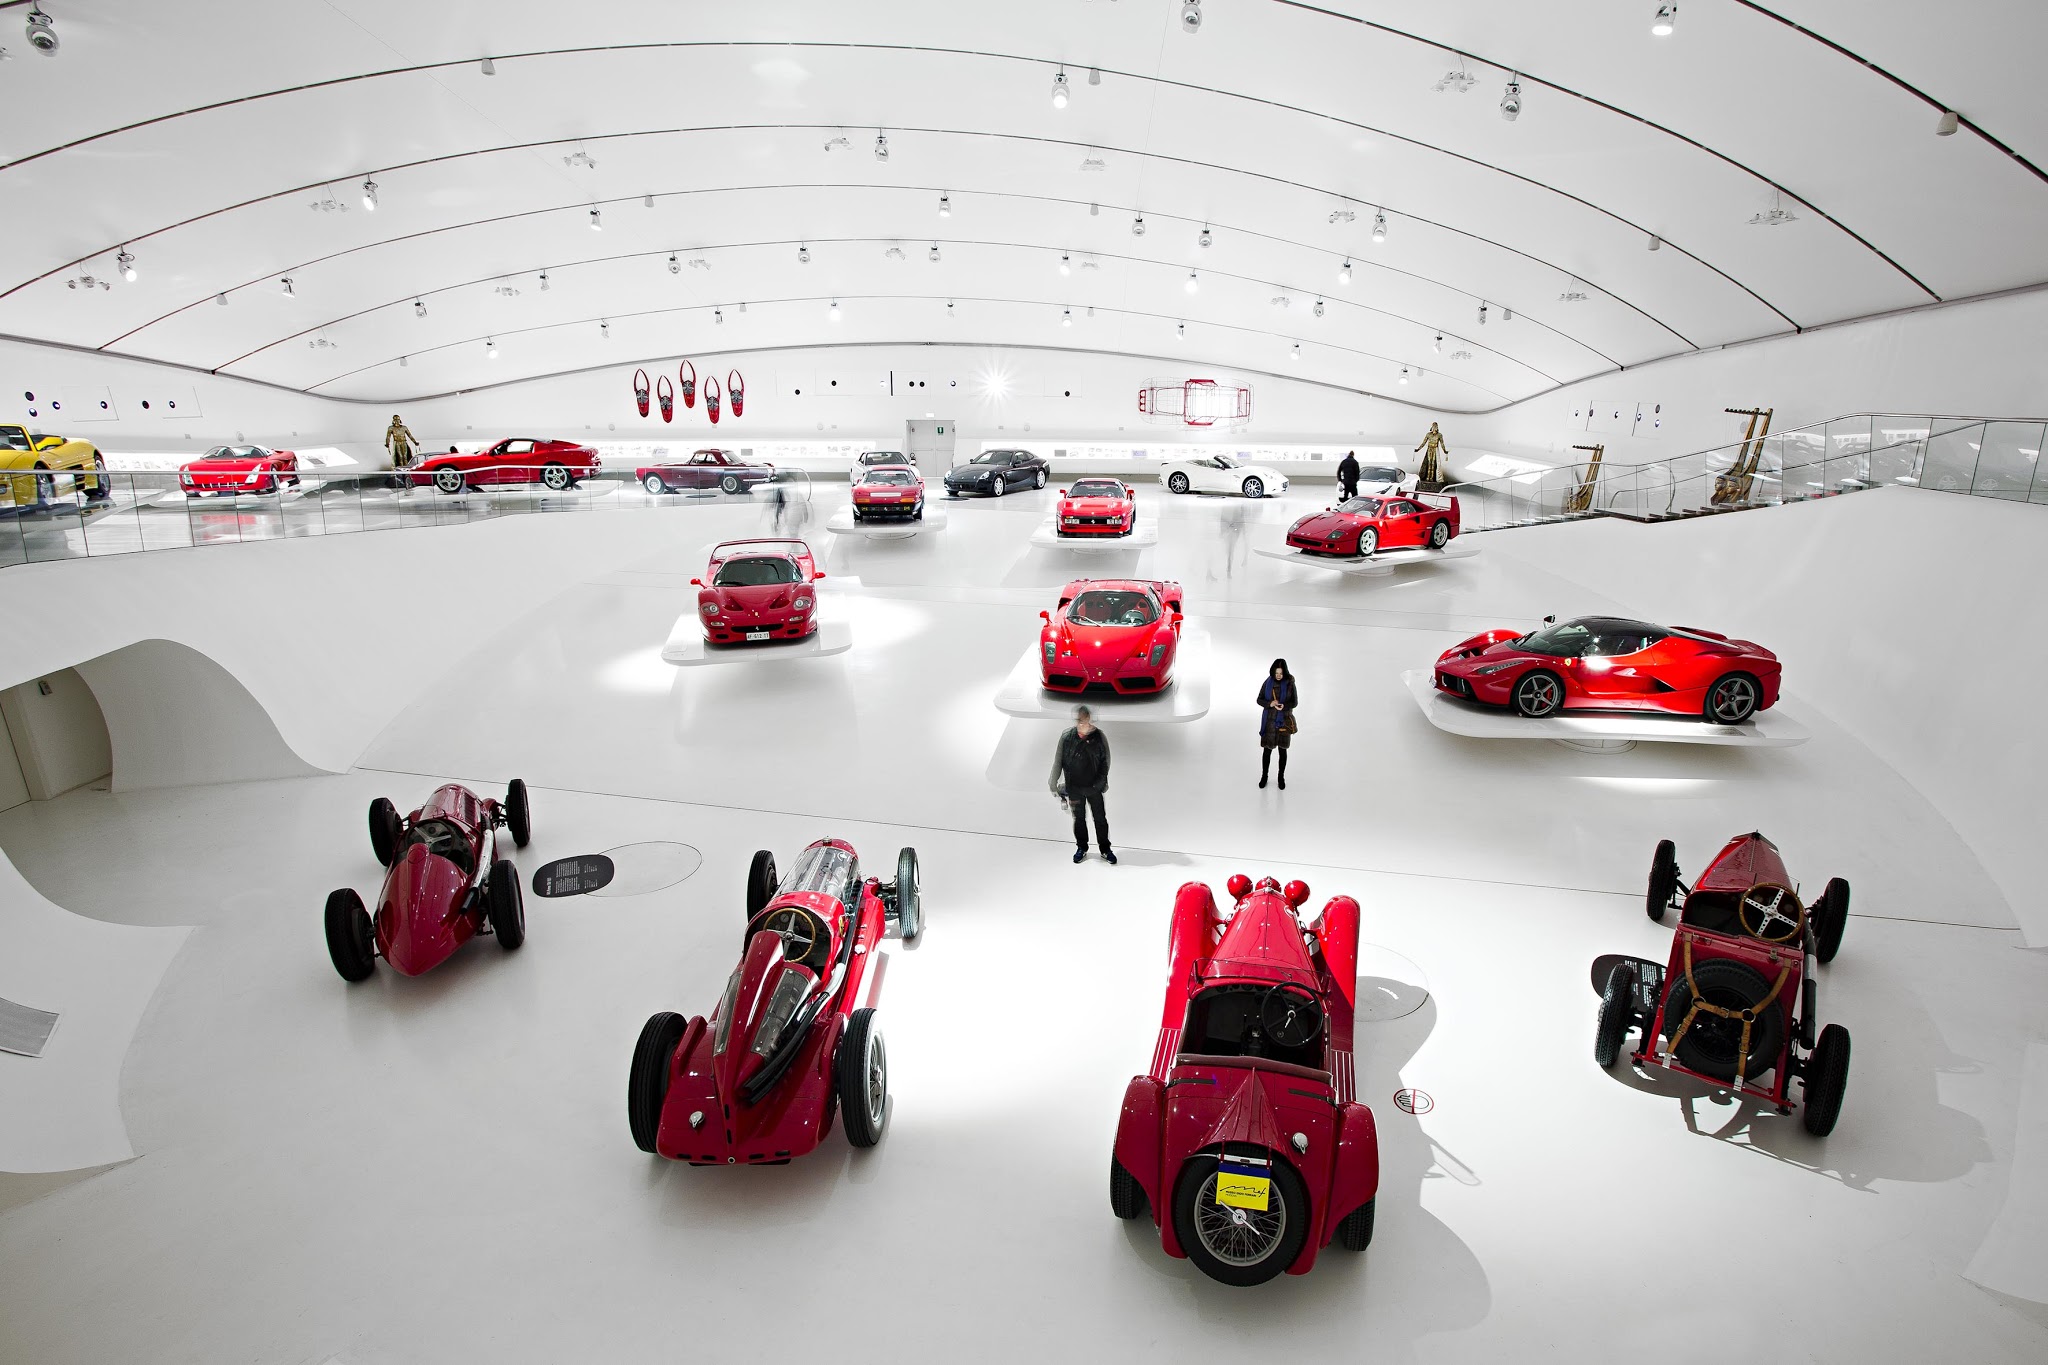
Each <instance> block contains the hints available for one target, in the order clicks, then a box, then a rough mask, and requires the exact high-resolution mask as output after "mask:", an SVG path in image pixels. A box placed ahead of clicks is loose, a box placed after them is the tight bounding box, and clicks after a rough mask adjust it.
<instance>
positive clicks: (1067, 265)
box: [1060, 255, 1074, 275]
mask: <svg viewBox="0 0 2048 1365" xmlns="http://www.w3.org/2000/svg"><path fill="white" fill-rule="evenodd" d="M1073 273H1074V266H1073V263H1072V261H1070V260H1069V259H1068V258H1067V257H1066V256H1065V255H1062V256H1061V257H1060V274H1062V275H1071V274H1073Z"/></svg>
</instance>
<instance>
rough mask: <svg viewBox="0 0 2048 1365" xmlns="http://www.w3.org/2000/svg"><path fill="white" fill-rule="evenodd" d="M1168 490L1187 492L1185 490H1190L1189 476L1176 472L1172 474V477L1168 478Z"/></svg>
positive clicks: (1170, 491) (1171, 491)
mask: <svg viewBox="0 0 2048 1365" xmlns="http://www.w3.org/2000/svg"><path fill="white" fill-rule="evenodd" d="M1166 491H1167V492H1169V493H1185V492H1187V491H1188V476H1187V475H1185V474H1174V475H1172V476H1170V477H1169V478H1168V479H1167V480H1166Z"/></svg>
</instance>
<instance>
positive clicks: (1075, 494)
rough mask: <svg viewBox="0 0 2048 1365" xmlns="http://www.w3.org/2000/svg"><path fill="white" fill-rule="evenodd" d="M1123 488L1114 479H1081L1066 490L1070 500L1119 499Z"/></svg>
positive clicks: (1122, 493)
mask: <svg viewBox="0 0 2048 1365" xmlns="http://www.w3.org/2000/svg"><path fill="white" fill-rule="evenodd" d="M1123 495H1124V486H1123V485H1122V484H1120V483H1118V482H1117V481H1116V480H1115V479H1083V480H1081V481H1080V482H1079V483H1077V484H1075V485H1074V486H1073V487H1072V488H1070V489H1068V490H1067V496H1068V497H1070V498H1120V497H1122V496H1123Z"/></svg>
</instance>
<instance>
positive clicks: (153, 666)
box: [77, 640, 319, 792]
mask: <svg viewBox="0 0 2048 1365" xmlns="http://www.w3.org/2000/svg"><path fill="white" fill-rule="evenodd" d="M77 673H78V674H79V676H81V677H83V678H84V679H85V681H86V682H87V683H89V684H90V685H91V687H92V691H93V695H94V696H96V697H98V699H99V704H100V712H101V714H103V715H105V717H106V725H105V726H104V728H103V729H102V731H101V733H102V735H103V736H104V737H105V738H106V739H107V740H108V742H109V743H110V745H111V749H112V770H113V775H114V783H113V788H114V790H115V791H123V792H126V791H143V790H146V789H148V788H151V787H187V786H196V785H199V784H203V783H208V782H254V781H260V780H261V779H263V778H267V777H307V776H310V775H312V774H313V773H316V772H318V771H319V769H317V768H315V767H313V766H312V765H311V764H309V763H307V762H306V761H305V760H304V759H302V758H300V757H299V756H298V755H297V754H295V753H293V752H292V751H291V748H290V746H288V745H287V744H286V743H285V742H284V739H283V737H282V736H281V735H279V734H278V732H277V725H276V723H275V722H274V721H272V720H271V718H270V715H269V713H268V712H266V711H265V710H264V709H263V707H262V706H261V705H260V704H259V703H258V702H257V700H256V699H255V698H254V697H252V696H250V695H249V690H248V689H247V688H245V687H243V686H242V685H241V683H239V682H237V681H236V680H235V677H234V675H233V674H231V673H229V672H228V671H227V670H226V669H224V668H222V667H221V666H220V665H219V664H217V663H215V662H214V661H213V660H211V659H209V658H207V657H206V656H205V655H204V654H201V653H199V652H198V651H197V650H195V649H191V648H189V647H187V646H185V645H181V644H178V643H177V642H175V641H172V640H138V641H136V642H135V643H134V644H132V645H125V646H123V647H122V648H120V649H117V650H115V651H113V652H112V653H111V654H102V655H101V656H100V657H99V658H97V659H89V660H87V661H86V662H84V663H82V664H80V665H79V666H78V669H77Z"/></svg>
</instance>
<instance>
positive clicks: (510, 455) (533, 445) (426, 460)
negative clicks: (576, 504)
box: [411, 436, 603, 493]
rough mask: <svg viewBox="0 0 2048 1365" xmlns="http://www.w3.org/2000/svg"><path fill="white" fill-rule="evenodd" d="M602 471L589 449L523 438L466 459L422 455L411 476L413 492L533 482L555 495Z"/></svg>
mask: <svg viewBox="0 0 2048 1365" xmlns="http://www.w3.org/2000/svg"><path fill="white" fill-rule="evenodd" d="M602 467H603V462H602V461H601V460H599V459H598V458H597V452H596V451H595V450H592V449H591V448H590V447H589V446H586V445H579V444H578V443H577V442H575V441H549V440H541V439H538V438H535V437H530V436H521V437H518V438H516V439H513V440H509V441H500V442H498V443H497V444H496V445H494V446H491V447H489V448H487V449H484V450H479V451H476V452H474V453H472V454H468V455H464V454H462V453H460V452H455V453H452V454H447V455H428V456H425V457H423V458H422V459H421V460H420V462H419V464H418V465H416V466H414V467H413V469H412V471H411V477H412V483H413V487H415V488H425V487H428V486H429V485H431V486H433V487H435V488H438V489H440V490H441V491H442V492H443V493H460V492H461V491H462V490H463V489H465V488H484V487H489V486H492V485H496V484H512V483H537V484H541V485H543V486H545V487H547V488H550V489H552V490H554V491H555V492H557V493H559V492H561V491H562V490H563V489H565V488H571V487H574V486H575V484H576V481H577V480H579V479H586V478H589V477H590V476H591V475H593V474H595V473H597V472H598V470H599V469H600V468H602Z"/></svg>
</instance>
